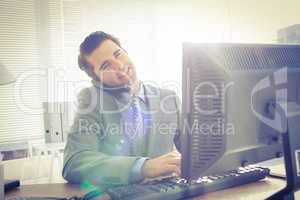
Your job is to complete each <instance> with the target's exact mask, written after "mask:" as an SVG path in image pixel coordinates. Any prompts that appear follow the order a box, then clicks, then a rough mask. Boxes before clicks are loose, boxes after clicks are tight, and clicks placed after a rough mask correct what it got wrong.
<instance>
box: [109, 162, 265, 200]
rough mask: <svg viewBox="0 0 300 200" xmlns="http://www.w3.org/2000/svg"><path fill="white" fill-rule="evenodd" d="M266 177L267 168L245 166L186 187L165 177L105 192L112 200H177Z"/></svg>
mask: <svg viewBox="0 0 300 200" xmlns="http://www.w3.org/2000/svg"><path fill="white" fill-rule="evenodd" d="M269 173H270V170H269V169H268V168H264V167H258V166H247V167H243V168H238V169H237V170H231V171H227V172H223V173H219V174H214V175H211V176H203V177H199V178H197V179H194V180H191V181H190V182H189V183H188V182H187V181H186V179H183V178H180V177H167V178H162V179H159V180H152V181H149V182H144V183H139V184H131V185H126V186H119V187H115V188H109V189H108V190H107V191H106V192H107V194H109V195H110V197H111V198H112V200H134V199H135V200H153V199H163V200H176V199H184V198H188V197H193V196H199V195H202V194H205V193H208V192H213V191H217V190H222V189H226V188H231V187H234V186H239V185H243V184H247V183H251V182H255V181H258V180H261V179H264V178H265V177H266V176H268V175H269Z"/></svg>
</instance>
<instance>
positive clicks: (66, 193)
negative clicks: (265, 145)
mask: <svg viewBox="0 0 300 200" xmlns="http://www.w3.org/2000/svg"><path fill="white" fill-rule="evenodd" d="M284 186H285V181H283V180H280V179H275V178H266V179H264V180H261V181H258V182H255V183H250V184H247V185H242V186H239V187H234V188H229V189H225V190H221V191H217V192H211V193H208V194H205V195H201V196H198V197H194V198H192V199H193V200H196V199H197V200H204V199H210V200H211V199H217V200H220V199H236V200H238V199H243V200H244V199H265V198H266V197H268V196H270V195H271V194H273V193H275V192H276V191H278V190H280V189H281V188H283V187H284ZM87 192H88V190H84V189H81V188H80V186H79V185H71V184H67V183H59V184H37V185H24V186H21V187H20V188H18V189H15V190H12V191H10V192H8V193H7V194H6V195H5V197H6V198H8V197H15V196H48V197H49V196H53V197H71V196H82V195H84V194H85V193H87ZM98 199H99V200H100V199H101V200H102V199H103V200H104V199H109V198H108V196H104V197H102V198H98ZM296 199H300V191H299V192H297V193H296Z"/></svg>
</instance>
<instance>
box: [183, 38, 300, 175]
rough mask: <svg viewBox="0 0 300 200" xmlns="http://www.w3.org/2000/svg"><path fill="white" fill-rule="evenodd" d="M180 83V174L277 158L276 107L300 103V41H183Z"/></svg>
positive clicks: (280, 127)
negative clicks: (235, 42) (297, 43)
mask: <svg viewBox="0 0 300 200" xmlns="http://www.w3.org/2000/svg"><path fill="white" fill-rule="evenodd" d="M182 85H183V87H182V94H183V95H182V119H181V125H180V127H181V133H182V134H181V154H182V176H183V177H184V178H186V179H188V180H191V179H193V178H196V177H199V176H204V175H210V174H214V173H218V172H222V171H226V170H231V169H236V168H237V167H239V166H245V165H248V164H253V163H257V162H260V161H264V160H268V159H271V158H274V157H280V156H282V140H281V137H280V133H281V132H283V131H285V129H284V128H285V126H284V123H285V122H284V117H281V116H282V115H281V114H284V113H280V112H279V113H278V109H275V108H278V106H279V105H280V104H282V103H283V104H284V102H287V101H291V102H296V103H299V102H300V45H278V44H224V43H222V44H195V43H184V44H183V80H182ZM276 106H277V107H276ZM283 110H284V109H283Z"/></svg>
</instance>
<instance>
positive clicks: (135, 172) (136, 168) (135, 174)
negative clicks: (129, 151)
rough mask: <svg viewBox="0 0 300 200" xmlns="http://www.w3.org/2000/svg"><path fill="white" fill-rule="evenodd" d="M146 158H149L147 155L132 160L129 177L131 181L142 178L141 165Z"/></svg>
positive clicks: (134, 181) (138, 180)
mask: <svg viewBox="0 0 300 200" xmlns="http://www.w3.org/2000/svg"><path fill="white" fill-rule="evenodd" d="M148 159H149V158H147V157H141V158H138V159H137V160H136V161H135V162H134V164H133V167H132V170H131V173H130V179H129V180H130V182H131V183H136V182H140V181H142V180H143V179H144V177H143V176H142V167H143V165H144V163H145V161H146V160H148Z"/></svg>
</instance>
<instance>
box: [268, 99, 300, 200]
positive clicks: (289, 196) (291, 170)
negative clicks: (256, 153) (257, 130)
mask: <svg viewBox="0 0 300 200" xmlns="http://www.w3.org/2000/svg"><path fill="white" fill-rule="evenodd" d="M286 127H287V128H286V130H287V131H286V132H285V133H283V134H282V142H283V151H284V165H285V172H286V182H287V184H286V187H285V188H283V189H282V190H280V191H278V192H277V193H275V194H273V195H272V196H270V197H269V198H267V199H268V200H274V199H283V200H294V199H295V196H294V192H295V191H297V190H299V188H300V169H299V165H300V163H299V159H300V158H299V157H300V137H299V130H300V106H299V105H298V104H296V103H295V102H288V103H287V117H286Z"/></svg>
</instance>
